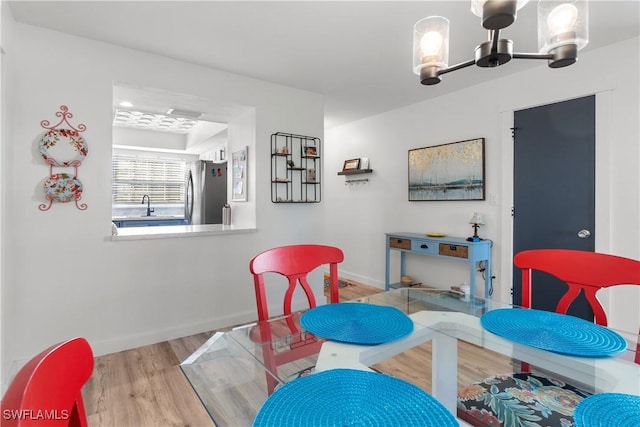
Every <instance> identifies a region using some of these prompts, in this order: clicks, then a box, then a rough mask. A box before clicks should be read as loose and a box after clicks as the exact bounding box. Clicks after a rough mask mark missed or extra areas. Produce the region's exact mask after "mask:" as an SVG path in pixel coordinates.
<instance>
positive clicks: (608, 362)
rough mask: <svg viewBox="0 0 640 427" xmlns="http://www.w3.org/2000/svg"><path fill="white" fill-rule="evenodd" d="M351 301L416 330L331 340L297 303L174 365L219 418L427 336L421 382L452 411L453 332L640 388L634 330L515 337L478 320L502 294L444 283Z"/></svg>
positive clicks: (233, 420)
mask: <svg viewBox="0 0 640 427" xmlns="http://www.w3.org/2000/svg"><path fill="white" fill-rule="evenodd" d="M358 303H368V304H375V305H382V306H391V307H395V308H397V309H399V310H401V311H402V312H404V313H406V314H407V315H408V316H409V318H410V319H411V320H412V321H413V325H414V327H413V331H412V332H411V333H410V334H409V335H406V336H405V337H403V338H400V339H397V340H395V341H391V342H388V343H384V344H378V345H355V344H348V343H341V342H335V341H328V340H324V339H322V338H319V337H316V336H314V335H313V334H311V333H310V332H307V331H306V330H305V329H304V328H303V327H302V326H301V325H300V317H301V316H302V315H303V314H304V311H303V312H296V313H293V314H291V315H290V316H280V317H275V318H272V319H270V320H268V321H267V322H260V323H252V324H248V325H243V326H239V327H236V328H234V329H232V330H229V331H226V332H218V333H216V334H214V335H213V336H212V337H211V338H210V339H209V340H208V341H207V342H206V343H205V344H203V345H202V346H201V347H200V348H199V349H198V350H197V351H196V352H194V353H193V354H192V355H191V356H190V357H188V358H187V359H186V360H185V361H184V362H183V363H182V364H181V368H182V371H183V372H184V374H185V376H186V377H187V378H188V380H189V382H190V383H191V385H192V386H193V389H194V390H195V392H196V394H197V395H198V397H199V398H200V400H201V401H202V403H203V405H204V407H205V408H206V410H207V411H208V413H209V415H210V416H211V418H212V419H213V421H214V422H215V424H216V425H217V426H250V425H251V424H252V422H253V420H254V418H255V416H256V414H257V413H258V411H259V409H260V407H261V406H262V404H263V403H264V402H265V401H266V400H267V398H268V397H269V395H270V393H271V392H272V390H273V389H274V388H275V389H277V388H278V387H279V386H280V385H282V384H284V383H287V382H289V381H292V380H294V379H295V378H298V377H300V376H304V375H312V374H313V373H314V372H320V371H325V370H329V369H335V368H348V369H357V370H374V369H372V368H371V367H372V366H374V365H376V364H378V363H380V362H383V361H385V360H387V359H389V358H392V357H394V356H396V355H398V354H400V353H403V352H406V351H409V350H411V349H413V348H414V347H417V346H420V345H422V344H424V343H427V342H431V348H430V351H431V372H430V374H431V378H430V380H431V389H430V390H425V391H427V392H429V393H430V394H431V395H432V396H434V397H435V398H436V399H437V400H438V401H439V402H440V403H442V405H444V406H445V407H446V408H447V409H448V410H449V411H450V412H451V413H452V414H453V415H454V416H455V415H456V403H457V389H458V381H457V379H458V372H459V363H460V360H459V358H458V342H459V341H464V342H467V343H470V344H472V345H473V346H474V351H477V352H478V354H481V353H482V352H487V353H490V354H491V355H493V354H495V353H498V354H500V355H504V356H506V357H507V358H512V359H513V361H514V366H516V365H517V363H516V361H526V362H527V363H529V364H530V365H531V366H534V367H535V369H539V370H541V371H542V372H549V373H553V374H554V375H555V376H557V377H558V378H562V379H563V380H565V381H569V382H571V383H572V384H576V385H579V386H580V387H581V388H582V389H583V390H587V391H589V392H591V393H600V392H617V393H626V394H631V395H640V365H639V364H636V363H635V362H634V360H635V358H636V353H635V352H636V342H637V339H638V334H637V332H636V333H631V332H629V333H627V332H624V331H616V332H617V333H618V334H619V335H620V336H622V337H623V338H624V339H625V340H626V341H627V342H628V345H627V349H626V350H624V351H621V352H619V353H617V354H615V355H612V356H608V357H577V356H572V355H568V354H561V353H557V352H551V351H546V350H542V349H539V348H535V347H533V346H529V345H524V344H518V343H517V342H514V341H510V340H508V339H505V338H501V337H500V336H498V335H495V334H493V333H491V332H489V331H487V330H486V329H484V328H483V326H482V324H481V319H480V318H481V316H482V315H483V314H484V313H486V312H488V311H491V310H496V309H502V308H513V307H512V306H510V305H509V304H507V303H500V302H497V301H493V300H484V299H471V300H470V301H464V300H461V299H460V298H459V297H458V296H456V295H452V294H450V293H448V292H446V291H439V290H433V289H420V288H401V289H394V290H390V291H386V292H381V293H378V294H373V295H370V296H368V297H364V298H361V299H358V300H353V301H348V302H344V303H341V304H358ZM491 355H489V356H488V357H493V356H491ZM419 368H421V367H420V366H413V367H409V369H419ZM376 370H377V369H376ZM503 373H505V372H495V374H503ZM482 379H483V378H477V380H478V381H480V380H482ZM372 392H375V391H372ZM460 424H461V425H467V424H465V423H464V422H463V421H460Z"/></svg>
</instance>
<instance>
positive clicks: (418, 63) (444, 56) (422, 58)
mask: <svg viewBox="0 0 640 427" xmlns="http://www.w3.org/2000/svg"><path fill="white" fill-rule="evenodd" d="M448 64H449V20H448V19H447V18H444V17H442V16H429V17H427V18H423V19H421V20H419V21H418V22H416V25H414V27H413V72H414V73H416V74H417V75H420V71H421V70H422V69H423V68H432V67H435V68H437V69H441V68H447V66H448Z"/></svg>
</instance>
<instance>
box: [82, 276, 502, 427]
mask: <svg viewBox="0 0 640 427" xmlns="http://www.w3.org/2000/svg"><path fill="white" fill-rule="evenodd" d="M376 292H380V289H378V288H373V287H370V286H366V285H362V284H352V285H349V286H346V287H344V288H341V289H340V299H341V300H350V299H355V298H360V297H362V296H366V295H370V294H372V293H376ZM212 334H213V332H209V333H202V334H198V335H193V336H189V337H184V338H180V339H176V340H171V341H165V342H162V343H158V344H153V345H149V346H145V347H140V348H136V349H133V350H128V351H123V352H119V353H113V354H108V355H104V356H99V357H96V359H95V368H94V372H93V375H92V376H91V378H90V379H89V382H88V383H87V384H86V385H85V387H84V389H83V397H84V402H85V407H86V408H85V409H86V411H87V416H88V419H89V426H90V427H102V426H105V427H106V426H109V427H145V426H158V427H164V426H214V425H215V424H214V423H213V422H212V421H211V418H210V417H209V415H208V414H207V412H206V410H205V409H204V407H203V406H202V404H201V403H200V400H199V399H198V397H197V396H196V394H195V393H194V391H193V389H192V388H191V386H190V384H189V382H188V381H187V379H186V378H185V376H184V374H183V373H182V371H181V369H180V366H179V365H180V362H181V361H182V360H184V359H186V358H187V356H189V355H190V354H191V353H193V352H194V351H195V350H196V349H197V348H198V347H200V345H202V344H203V343H204V342H205V341H206V340H207V339H208V338H209V337H210V336H211V335H212ZM474 349H475V347H474V346H473V345H470V344H466V343H459V346H458V355H459V359H460V361H461V362H460V363H459V373H458V384H459V386H462V385H466V384H470V383H472V382H474V381H478V380H481V379H483V378H485V377H488V376H489V375H491V374H495V373H502V372H511V371H512V370H513V368H512V366H511V361H510V359H507V358H505V357H504V356H500V355H498V354H492V355H489V356H488V355H487V352H486V351H485V352H478V351H474ZM374 368H376V369H378V370H380V371H382V372H386V373H389V374H392V375H394V376H397V377H399V378H403V379H406V380H408V381H411V382H412V383H414V384H416V385H418V386H419V387H421V388H423V389H424V390H426V391H430V390H431V344H430V343H426V344H423V345H422V346H419V347H416V348H414V349H412V350H410V351H407V352H405V353H402V354H400V355H398V356H395V357H393V358H391V359H388V360H386V361H384V362H383V363H380V364H377V365H375V366H374ZM239 427H240V426H239Z"/></svg>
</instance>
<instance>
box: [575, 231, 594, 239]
mask: <svg viewBox="0 0 640 427" xmlns="http://www.w3.org/2000/svg"><path fill="white" fill-rule="evenodd" d="M589 236H591V232H590V231H589V230H580V231H578V237H579V238H581V239H587V238H589Z"/></svg>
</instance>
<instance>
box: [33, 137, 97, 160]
mask: <svg viewBox="0 0 640 427" xmlns="http://www.w3.org/2000/svg"><path fill="white" fill-rule="evenodd" d="M87 152H88V148H87V143H86V142H85V140H84V139H83V138H82V136H81V135H80V132H78V131H77V130H73V129H49V130H48V131H46V132H45V134H44V135H43V136H42V139H40V154H42V158H43V159H44V161H45V162H46V163H47V164H49V165H53V166H60V167H66V166H80V163H81V162H82V161H83V160H84V158H85V157H86V156H87Z"/></svg>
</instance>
